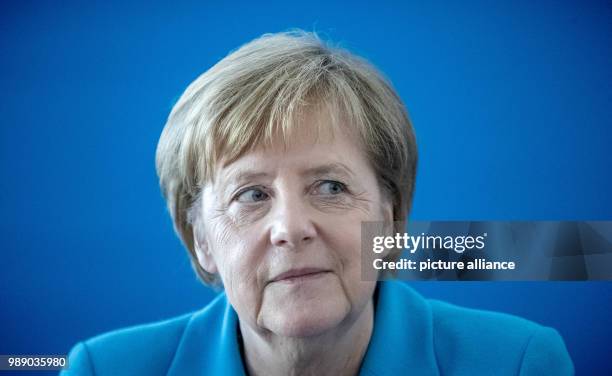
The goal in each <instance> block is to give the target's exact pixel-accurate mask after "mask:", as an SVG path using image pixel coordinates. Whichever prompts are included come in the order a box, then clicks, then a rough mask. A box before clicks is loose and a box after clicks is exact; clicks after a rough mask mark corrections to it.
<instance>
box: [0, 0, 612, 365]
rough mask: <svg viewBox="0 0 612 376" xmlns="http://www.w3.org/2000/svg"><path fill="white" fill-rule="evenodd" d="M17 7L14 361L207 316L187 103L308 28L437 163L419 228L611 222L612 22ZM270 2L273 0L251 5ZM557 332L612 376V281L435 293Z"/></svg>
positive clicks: (601, 13)
mask: <svg viewBox="0 0 612 376" xmlns="http://www.w3.org/2000/svg"><path fill="white" fill-rule="evenodd" d="M23 3H24V4H19V5H10V4H8V2H3V4H2V5H0V29H1V32H0V53H1V58H0V82H1V85H2V86H1V88H2V90H1V91H0V116H1V117H0V119H1V124H2V125H1V128H0V132H1V133H0V210H1V214H2V215H1V216H0V236H1V237H2V243H1V245H0V250H1V258H0V354H11V353H12V354H15V353H30V354H36V353H66V352H67V351H68V350H69V348H70V347H71V346H72V345H73V344H74V343H75V342H76V341H78V340H80V339H84V338H87V337H90V336H93V335H95V334H98V333H100V332H103V331H108V330H111V329H114V328H118V327H121V326H126V325H132V324H137V323H142V322H147V321H153V320H158V319H163V318H167V317H171V316H174V315H177V314H180V313H184V312H187V311H192V310H195V309H198V308H199V307H201V306H203V305H204V304H205V303H206V302H207V301H208V300H209V299H210V298H211V297H212V294H213V293H212V292H211V291H209V290H208V289H207V288H205V287H203V286H202V285H201V284H200V283H199V282H198V281H197V280H196V277H195V274H194V273H193V272H192V270H191V267H190V264H189V261H188V258H187V255H186V253H185V251H184V250H183V249H182V247H181V245H180V243H179V241H178V239H177V238H176V236H175V235H174V233H173V230H172V225H171V222H170V219H169V217H168V215H167V212H166V209H165V206H164V202H163V200H162V198H161V195H160V193H159V189H158V182H157V178H156V175H155V168H154V154H155V147H156V143H157V140H158V137H159V134H160V132H161V130H162V127H163V125H164V122H165V119H166V117H167V115H168V113H169V111H170V109H171V107H172V104H173V102H174V101H175V100H176V99H177V98H178V96H179V95H180V94H181V93H182V91H183V90H184V88H185V87H186V86H187V85H188V84H189V83H190V82H191V81H192V80H193V79H194V78H196V77H197V76H198V75H199V74H200V73H202V72H203V71H205V70H206V69H208V68H209V67H210V66H211V65H213V64H214V63H215V62H216V61H218V60H219V59H221V58H222V57H223V56H225V55H226V54H227V53H228V52H229V51H230V50H232V49H234V48H236V47H238V46H239V45H241V44H243V43H245V42H247V41H249V40H251V39H253V38H254V37H257V36H259V35H260V34H262V33H264V32H276V31H281V30H286V29H288V28H291V27H300V28H304V29H307V30H313V29H314V30H317V31H319V32H320V33H321V35H322V36H323V37H325V38H329V39H331V40H333V41H336V42H339V43H340V44H341V45H342V46H344V47H346V48H348V49H350V50H352V51H354V52H356V53H357V54H361V55H363V56H365V57H366V58H368V59H370V60H371V61H372V62H373V63H374V64H376V65H377V66H378V67H379V68H380V69H381V70H383V71H384V72H385V73H386V75H387V76H388V77H390V79H391V80H392V81H393V83H394V85H395V86H396V88H397V90H398V91H399V93H400V95H401V96H402V98H403V99H404V101H405V102H406V104H407V106H408V109H409V112H410V114H411V117H412V120H413V122H414V124H415V128H416V133H417V138H418V144H419V149H420V163H419V170H418V179H417V190H416V196H415V201H414V210H413V215H412V217H413V218H415V219H465V220H476V219H480V220H487V219H491V220H493V219H496V220H512V219H520V220H536V219H548V220H555V219H556V220H562V219H580V220H587V219H591V220H594V219H608V220H609V219H611V217H612V215H611V214H612V194H611V193H612V178H611V174H610V171H611V170H612V169H611V166H612V156H611V155H610V153H609V150H608V149H609V146H610V142H611V141H612V137H611V135H612V130H611V120H610V119H611V115H612V113H611V111H610V108H611V106H612V90H611V83H612V75H611V67H612V59H611V57H612V22H611V20H612V5H611V4H610V2H596V1H591V2H589V1H585V2H578V1H575V2H569V1H555V2H552V1H550V2H549V1H538V2H530V1H518V2H516V1H508V2H495V4H490V3H489V2H485V1H482V2H480V1H468V2H445V3H439V2H434V3H429V4H416V3H412V4H404V5H395V4H393V3H385V2H382V1H378V2H376V3H375V4H368V3H356V2H347V3H328V2H317V1H309V2H307V4H294V3H289V2H278V1H277V2H268V3H263V2H257V4H250V3H247V2H244V3H240V2H231V3H230V2H227V3H226V4H221V3H220V2H219V3H209V4H198V3H195V2H194V3H187V4H183V5H164V6H162V5H154V4H148V5H137V4H135V3H129V2H127V1H121V2H115V3H106V4H97V5H93V4H83V3H81V4H77V3H73V4H69V2H60V3H61V5H60V3H58V2H48V3H45V2H36V3H30V4H27V3H25V2H23ZM253 3H255V2H253ZM414 286H415V287H416V289H417V290H419V291H421V292H422V293H423V294H424V295H426V296H428V297H433V298H439V299H444V300H448V301H451V302H455V303H458V304H461V305H465V306H470V307H478V308H486V309H493V310H499V311H504V312H508V313H512V314H517V315H520V316H523V317H526V318H529V319H531V320H535V321H537V322H539V323H542V324H545V325H549V326H552V327H554V328H557V329H558V330H559V331H560V332H561V334H562V335H563V337H564V338H565V341H566V344H567V346H568V348H569V351H570V353H571V355H572V357H573V359H574V362H575V365H576V368H577V370H578V371H579V373H580V374H612V362H610V358H609V355H610V353H611V351H612V340H611V338H612V310H611V308H612V283H608V282H599V283H594V282H588V283H585V282H575V283H569V282H564V283H553V282H547V283H499V282H497V283H493V282H490V283H473V282H472V283H441V282H436V283H417V284H415V285H414Z"/></svg>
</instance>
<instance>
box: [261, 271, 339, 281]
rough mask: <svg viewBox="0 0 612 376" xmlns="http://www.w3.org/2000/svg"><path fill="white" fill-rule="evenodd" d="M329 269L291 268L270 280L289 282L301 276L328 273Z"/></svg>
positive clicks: (308, 276) (306, 276)
mask: <svg viewBox="0 0 612 376" xmlns="http://www.w3.org/2000/svg"><path fill="white" fill-rule="evenodd" d="M327 272H329V270H327V269H322V268H300V269H291V270H289V271H286V272H284V273H281V274H279V275H278V276H276V277H274V278H273V279H272V281H270V282H283V281H286V282H289V281H292V280H298V279H300V278H310V277H317V276H319V275H320V274H323V273H327Z"/></svg>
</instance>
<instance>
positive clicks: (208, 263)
mask: <svg viewBox="0 0 612 376" xmlns="http://www.w3.org/2000/svg"><path fill="white" fill-rule="evenodd" d="M198 227H199V224H198V222H196V223H195V226H194V227H193V247H194V248H195V254H196V256H197V258H198V263H199V264H200V266H201V267H202V268H203V269H204V270H206V271H207V272H208V273H210V274H217V264H216V263H215V259H214V257H213V255H212V252H211V250H210V247H209V246H208V242H207V241H206V239H205V236H204V234H203V231H201V229H199V228H198Z"/></svg>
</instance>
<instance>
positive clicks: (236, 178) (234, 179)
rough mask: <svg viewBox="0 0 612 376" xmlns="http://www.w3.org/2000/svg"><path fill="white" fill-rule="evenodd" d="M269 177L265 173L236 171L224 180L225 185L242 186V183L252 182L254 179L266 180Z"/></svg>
mask: <svg viewBox="0 0 612 376" xmlns="http://www.w3.org/2000/svg"><path fill="white" fill-rule="evenodd" d="M268 176H270V174H268V173H267V172H255V171H248V170H242V171H241V170H238V171H236V172H235V173H233V174H230V175H229V176H228V177H227V179H225V184H237V185H239V184H242V183H243V182H247V181H252V180H256V179H261V178H266V177H268Z"/></svg>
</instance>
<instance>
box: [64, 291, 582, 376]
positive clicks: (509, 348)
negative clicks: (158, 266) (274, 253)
mask: <svg viewBox="0 0 612 376" xmlns="http://www.w3.org/2000/svg"><path fill="white" fill-rule="evenodd" d="M237 320H238V318H237V316H236V312H235V311H234V310H233V309H232V307H231V306H230V304H229V303H228V300H227V298H226V296H225V294H221V295H219V296H218V297H217V298H216V299H214V300H213V301H212V302H211V303H210V304H209V305H208V306H206V307H205V308H203V309H202V310H200V311H197V312H195V313H190V314H186V315H183V316H180V317H176V318H173V319H170V320H167V321H162V322H158V323H153V324H148V325H140V326H136V327H132V328H127V329H121V330H117V331H114V332H111V333H107V334H103V335H100V336H98V337H95V338H92V339H89V340H87V341H84V342H80V343H78V344H77V345H76V346H75V347H74V348H73V349H72V350H71V352H70V355H69V370H68V371H64V372H63V373H62V375H66V376H67V375H150V376H154V375H172V376H175V375H221V374H222V375H244V367H243V363H242V358H241V355H240V349H239V345H238V340H237V323H238V321H237ZM374 320H375V321H374V331H373V333H372V338H371V340H370V344H369V346H368V350H367V352H366V355H365V358H364V360H363V363H362V365H361V373H360V374H361V375H399V374H410V375H493V374H494V375H573V374H574V367H573V364H572V361H571V359H570V357H569V355H568V353H567V350H566V348H565V345H564V343H563V340H562V339H561V337H560V336H559V334H558V333H557V331H555V330H554V329H551V328H547V327H544V326H540V325H538V324H535V323H533V322H530V321H527V320H524V319H521V318H518V317H514V316H510V315H506V314H501V313H493V312H487V311H479V310H473V309H466V308H460V307H456V306H454V305H451V304H447V303H444V302H440V301H435V300H427V299H424V298H423V297H421V296H420V295H419V294H417V293H416V292H415V291H414V290H413V289H411V288H410V287H409V286H408V285H406V284H404V283H401V282H379V286H378V288H377V298H376V311H375V319H374Z"/></svg>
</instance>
